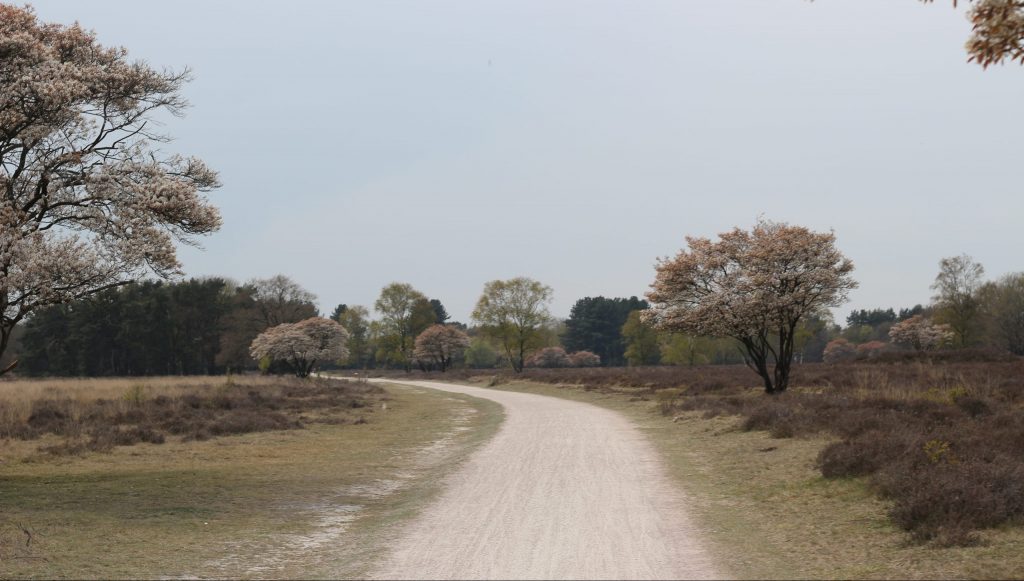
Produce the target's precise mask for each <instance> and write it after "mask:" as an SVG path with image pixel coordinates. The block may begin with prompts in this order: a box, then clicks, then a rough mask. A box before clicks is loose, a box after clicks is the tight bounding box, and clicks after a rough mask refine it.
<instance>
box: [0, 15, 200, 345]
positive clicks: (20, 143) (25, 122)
mask: <svg viewBox="0 0 1024 581" xmlns="http://www.w3.org/2000/svg"><path fill="white" fill-rule="evenodd" d="M187 80H188V74H187V72H168V71H157V70H154V69H152V68H150V67H149V66H147V65H146V64H144V63H140V62H130V61H129V60H128V56H127V52H126V51H125V50H124V49H121V48H107V47H104V46H101V45H100V44H99V43H98V42H97V41H96V37H95V35H94V34H93V33H91V32H88V31H85V30H83V29H82V28H81V27H79V26H78V25H72V26H62V25H57V24H45V23H41V22H39V21H38V20H37V19H36V16H35V14H34V13H33V12H32V10H31V9H30V8H18V7H15V6H10V5H5V4H0V195H2V196H3V200H2V204H0V272H2V276H0V353H2V352H3V351H4V350H6V348H7V345H8V343H9V339H10V335H11V332H12V331H13V329H14V328H15V326H16V325H17V324H18V323H20V322H21V321H22V320H24V319H25V318H26V317H27V316H29V315H30V314H31V313H33V312H35V311H37V310H39V309H41V308H44V307H46V306H49V305H54V304H59V303H66V302H68V301H70V300H73V299H75V298H79V297H83V296H87V295H90V294H93V293H96V292H99V291H102V290H104V289H107V288H110V287H112V286H116V285H120V284H124V283H125V282H126V281H128V280H131V279H133V278H137V277H138V276H140V275H142V274H143V273H146V272H153V273H156V274H157V275H159V276H170V275H173V274H176V273H178V272H179V266H180V265H179V263H178V260H177V257H176V252H175V246H174V243H175V242H176V241H177V242H184V243H193V242H194V237H195V236H197V235H202V234H208V233H210V232H213V231H215V230H217V229H218V228H219V227H220V216H219V214H218V212H217V210H216V208H214V207H213V206H212V205H211V204H210V203H209V202H208V201H207V199H206V197H205V192H208V191H210V190H212V189H214V188H216V187H217V186H218V185H219V184H218V180H217V175H216V173H214V172H213V171H212V170H211V169H209V168H208V167H207V166H206V165H205V164H204V163H203V162H202V161H201V160H199V159H197V158H185V157H181V156H176V155H165V154H163V153H162V152H161V150H160V148H159V147H157V146H156V144H160V143H163V142H166V141H168V140H169V138H167V137H166V136H164V135H161V134H159V133H156V132H155V131H154V127H155V125H156V123H155V122H154V119H155V117H157V116H158V115H161V114H166V113H170V114H172V115H178V114H180V113H181V111H182V109H183V108H184V106H185V104H186V103H185V100H184V99H183V98H182V97H181V95H180V90H181V88H182V87H183V85H184V84H185V82H187Z"/></svg>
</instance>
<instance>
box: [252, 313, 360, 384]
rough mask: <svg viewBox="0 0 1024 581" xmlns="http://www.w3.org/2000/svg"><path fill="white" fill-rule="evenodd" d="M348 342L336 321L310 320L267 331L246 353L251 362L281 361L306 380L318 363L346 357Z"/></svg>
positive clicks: (342, 328)
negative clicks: (261, 360)
mask: <svg viewBox="0 0 1024 581" xmlns="http://www.w3.org/2000/svg"><path fill="white" fill-rule="evenodd" d="M347 341H348V331H346V330H345V328H344V327H342V326H341V325H340V324H339V323H338V322H337V321H332V320H331V319H324V318H322V317H312V318H309V319H306V320H305V321H299V322H298V323H284V324H282V325H277V326H276V327H271V328H269V329H267V330H266V331H264V332H262V333H260V334H259V335H258V336H257V337H256V338H255V339H253V342H252V345H251V346H250V348H249V352H250V354H251V355H252V357H253V359H256V360H260V359H263V358H265V357H267V358H270V359H271V360H272V361H282V362H284V363H285V364H287V365H288V366H289V367H291V368H292V371H294V372H295V375H296V376H297V377H308V376H309V374H310V372H312V371H313V368H314V367H315V366H316V364H317V362H319V361H338V360H341V359H344V358H346V357H348V349H347V348H346V346H345V344H346V342H347Z"/></svg>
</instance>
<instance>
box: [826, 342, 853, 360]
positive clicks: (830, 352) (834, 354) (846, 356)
mask: <svg viewBox="0 0 1024 581" xmlns="http://www.w3.org/2000/svg"><path fill="white" fill-rule="evenodd" d="M856 357H857V348H856V347H854V346H853V343H850V342H849V341H847V340H846V339H843V338H842V337H840V338H838V339H833V340H832V341H829V342H828V345H825V352H824V353H822V360H823V361H824V362H825V363H842V362H844V361H853V360H854V358H856Z"/></svg>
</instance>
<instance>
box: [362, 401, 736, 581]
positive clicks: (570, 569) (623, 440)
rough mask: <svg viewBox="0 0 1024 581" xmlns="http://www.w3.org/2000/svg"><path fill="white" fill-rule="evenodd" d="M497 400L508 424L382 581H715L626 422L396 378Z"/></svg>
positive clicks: (576, 407)
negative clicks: (709, 580) (707, 580)
mask: <svg viewBox="0 0 1024 581" xmlns="http://www.w3.org/2000/svg"><path fill="white" fill-rule="evenodd" d="M389 382H390V383H402V384H408V385H415V386H418V387H428V388H433V389H439V390H443V391H451V392H458V393H464V394H468V395H471V396H475V397H480V398H485V399H490V400H494V401H496V402H498V403H500V404H501V405H503V406H504V407H505V413H506V420H505V423H504V424H503V425H502V427H501V429H500V431H499V432H498V434H497V435H496V436H495V437H494V439H493V440H491V441H490V442H488V443H487V444H485V445H484V447H483V448H481V449H480V450H478V451H477V452H476V453H474V454H473V456H472V457H471V458H470V459H469V460H468V461H467V462H466V464H464V465H463V467H462V468H461V469H460V470H459V471H458V472H457V473H456V474H454V475H452V476H451V477H450V481H449V482H448V483H447V486H446V488H445V491H444V492H443V493H442V494H441V496H440V497H439V498H438V499H437V500H436V501H435V502H434V503H432V504H431V505H429V506H428V507H427V508H425V509H424V510H423V512H422V513H421V514H420V515H419V516H418V517H417V518H416V519H414V520H413V521H412V522H411V523H410V524H409V525H408V526H407V528H406V529H404V530H403V531H402V532H401V534H400V536H399V539H398V542H397V543H396V544H395V546H394V547H393V548H392V549H391V551H390V553H387V552H386V553H384V554H382V557H381V565H380V567H379V568H378V569H377V570H376V571H375V572H374V574H373V576H374V577H376V578H383V579H674V578H685V579H695V578H714V577H719V576H720V575H719V574H718V573H717V572H716V569H715V568H714V567H713V565H712V562H711V560H710V557H709V555H708V554H707V553H706V552H705V550H704V549H703V548H702V547H701V542H700V539H699V538H698V536H697V535H698V533H697V531H696V529H695V528H694V527H693V525H692V523H691V522H690V520H689V519H688V518H687V516H686V512H685V506H684V504H685V498H684V497H683V496H682V495H681V494H680V492H679V491H678V490H676V489H675V487H674V486H673V485H672V483H670V482H669V480H668V478H667V476H666V475H665V474H664V471H663V468H662V466H661V464H660V461H659V459H658V458H657V456H656V453H655V451H654V449H653V448H652V447H651V445H650V444H649V443H648V442H647V441H646V440H645V439H644V438H643V436H642V435H641V434H640V432H639V431H638V430H637V428H635V427H634V426H633V425H632V424H630V423H629V421H627V420H626V419H625V418H624V417H622V416H621V415H619V414H617V413H615V412H612V411H609V410H606V409H603V408H599V407H596V406H593V405H589V404H585V403H580V402H574V401H569V400H563V399H558V398H552V397H545V396H540V395H534V394H527V393H516V392H507V391H499V390H491V389H483V388H477V387H470V386H461V385H452V384H448V383H436V382H428V381H389Z"/></svg>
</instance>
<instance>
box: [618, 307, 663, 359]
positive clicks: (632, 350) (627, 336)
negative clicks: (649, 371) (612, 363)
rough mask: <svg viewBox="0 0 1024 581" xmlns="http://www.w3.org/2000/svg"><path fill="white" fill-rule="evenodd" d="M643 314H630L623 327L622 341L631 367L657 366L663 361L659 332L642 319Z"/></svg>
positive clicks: (638, 312)
mask: <svg viewBox="0 0 1024 581" xmlns="http://www.w3.org/2000/svg"><path fill="white" fill-rule="evenodd" d="M641 312H642V311H639V310H636V311H633V312H631V313H629V316H627V317H626V322H625V323H623V325H622V339H623V341H624V342H625V344H626V350H625V353H624V355H625V357H626V361H627V362H628V363H629V365H630V366H637V365H657V364H658V362H659V361H660V359H661V350H660V349H659V347H658V331H657V330H656V329H655V328H654V327H652V326H650V325H648V324H647V323H644V322H643V321H642V320H641V319H640V313H641Z"/></svg>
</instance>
